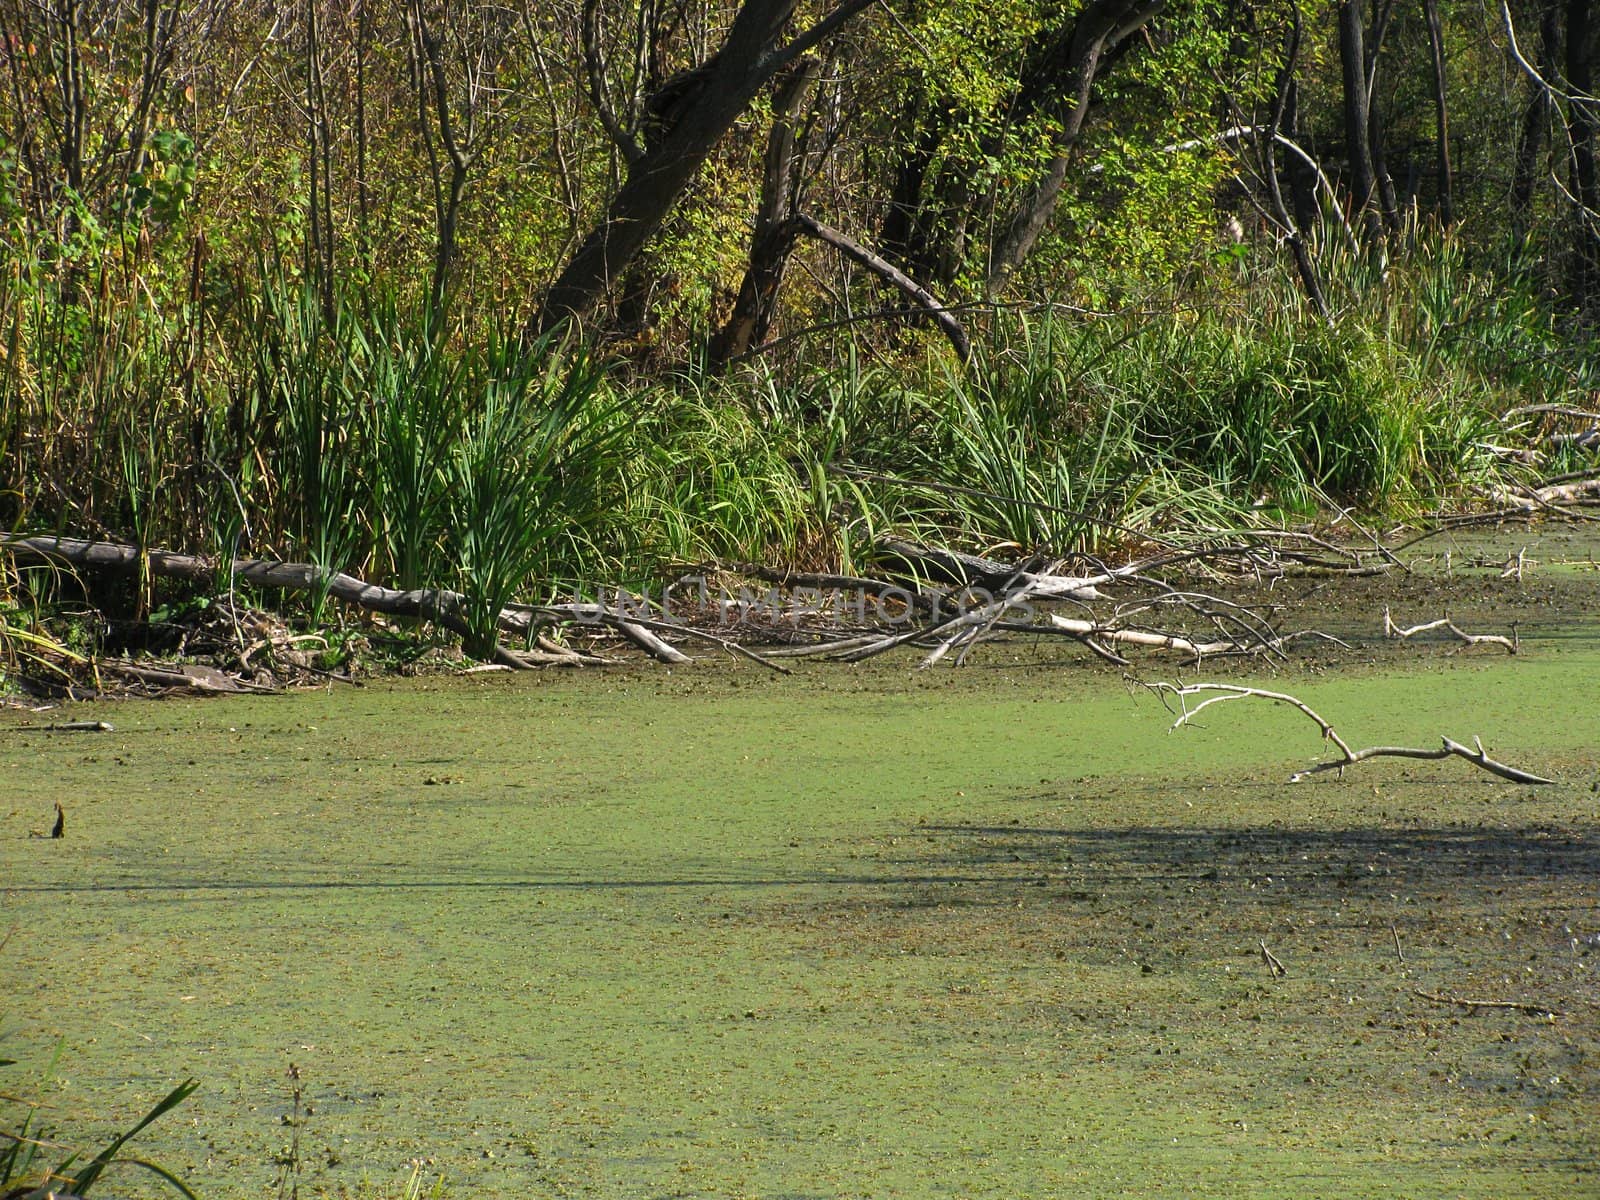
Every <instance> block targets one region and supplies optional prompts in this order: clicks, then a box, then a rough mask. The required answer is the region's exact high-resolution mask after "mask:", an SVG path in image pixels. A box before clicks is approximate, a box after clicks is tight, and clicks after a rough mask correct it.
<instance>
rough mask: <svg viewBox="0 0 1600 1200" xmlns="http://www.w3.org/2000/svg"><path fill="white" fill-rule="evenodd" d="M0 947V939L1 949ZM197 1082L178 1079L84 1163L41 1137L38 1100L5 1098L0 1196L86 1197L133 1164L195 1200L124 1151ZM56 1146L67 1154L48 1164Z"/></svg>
mask: <svg viewBox="0 0 1600 1200" xmlns="http://www.w3.org/2000/svg"><path fill="white" fill-rule="evenodd" d="M3 945H4V943H0V948H3ZM60 1055H61V1047H60V1046H57V1048H56V1054H55V1058H54V1059H52V1061H51V1064H50V1069H51V1070H53V1069H54V1066H55V1063H56V1061H57V1060H59V1058H60ZM15 1065H16V1063H15V1061H14V1060H12V1059H6V1058H0V1067H10V1066H15ZM47 1074H48V1072H47ZM199 1086H200V1085H199V1083H198V1082H197V1081H196V1080H193V1079H189V1080H185V1081H184V1082H183V1083H180V1084H179V1085H178V1086H177V1087H175V1088H173V1089H172V1090H171V1091H170V1092H168V1093H167V1094H166V1095H165V1096H164V1097H162V1099H161V1100H159V1101H158V1102H157V1103H156V1104H155V1106H154V1107H153V1108H151V1109H150V1111H149V1112H147V1113H146V1114H145V1115H144V1116H143V1117H142V1118H140V1119H139V1120H138V1121H137V1122H135V1123H134V1124H133V1125H132V1126H130V1127H129V1128H128V1129H127V1130H126V1131H125V1132H123V1133H120V1134H118V1135H117V1136H116V1137H114V1138H112V1139H111V1141H110V1142H108V1143H107V1144H106V1145H105V1147H104V1148H103V1149H101V1150H100V1151H99V1152H98V1153H96V1154H94V1155H93V1156H92V1157H88V1159H87V1161H84V1160H85V1157H86V1155H87V1153H88V1152H87V1151H81V1150H74V1149H71V1148H70V1147H64V1146H62V1144H61V1143H60V1142H59V1141H58V1140H57V1137H55V1136H52V1137H51V1138H48V1139H47V1138H46V1137H44V1135H43V1132H42V1131H41V1129H40V1127H39V1115H40V1113H41V1112H42V1111H43V1110H44V1106H43V1105H42V1104H41V1103H38V1102H35V1101H30V1100H25V1099H18V1098H14V1097H10V1096H7V1097H6V1099H7V1100H8V1101H9V1102H10V1103H12V1104H13V1105H15V1106H16V1108H17V1110H18V1111H17V1115H16V1117H15V1118H14V1119H13V1121H12V1123H11V1127H10V1128H7V1129H0V1194H3V1195H5V1196H6V1197H7V1198H8V1200H45V1198H46V1197H48V1196H54V1195H57V1194H61V1195H71V1196H85V1197H86V1196H89V1195H90V1193H91V1192H93V1191H94V1189H95V1185H96V1184H97V1183H98V1182H99V1181H100V1179H101V1177H102V1176H104V1175H106V1174H107V1172H109V1171H116V1170H119V1169H121V1168H126V1167H136V1168H138V1169H140V1170H142V1171H144V1172H145V1173H147V1174H150V1175H153V1176H155V1177H156V1178H157V1179H159V1180H160V1181H161V1182H162V1184H163V1185H164V1186H166V1187H168V1188H171V1189H172V1190H173V1191H175V1192H177V1193H178V1194H179V1195H181V1196H186V1197H188V1198H189V1200H194V1193H193V1192H192V1191H190V1189H189V1187H188V1186H187V1185H186V1184H185V1183H184V1182H183V1181H182V1180H181V1179H179V1178H178V1177H177V1176H176V1175H174V1174H172V1172H170V1171H168V1170H167V1169H166V1168H165V1167H163V1166H160V1165H159V1164H157V1163H153V1162H150V1161H149V1160H147V1159H143V1158H135V1157H133V1156H132V1155H130V1154H128V1153H127V1148H128V1143H130V1142H131V1141H133V1139H134V1138H136V1137H137V1136H138V1135H139V1134H140V1133H142V1132H143V1131H144V1130H145V1129H146V1128H148V1127H149V1126H150V1125H152V1124H153V1123H154V1122H156V1121H158V1120H160V1119H161V1118H162V1117H163V1116H165V1115H166V1114H167V1113H169V1112H171V1111H172V1110H173V1109H174V1108H176V1107H178V1105H180V1104H182V1103H183V1102H184V1101H185V1100H187V1099H188V1098H189V1096H190V1095H191V1094H193V1092H194V1090H195V1089H196V1088H197V1087H199ZM56 1150H65V1151H66V1156H65V1157H64V1158H62V1159H61V1160H60V1161H58V1162H56V1163H55V1164H54V1165H53V1166H52V1165H50V1164H49V1163H48V1160H47V1158H46V1155H47V1154H48V1153H50V1152H51V1151H56Z"/></svg>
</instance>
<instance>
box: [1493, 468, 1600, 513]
mask: <svg viewBox="0 0 1600 1200" xmlns="http://www.w3.org/2000/svg"><path fill="white" fill-rule="evenodd" d="M1489 495H1490V498H1491V499H1492V500H1493V501H1494V502H1495V503H1496V504H1498V505H1500V506H1501V508H1502V510H1504V513H1506V514H1509V513H1516V512H1537V511H1540V510H1549V511H1553V512H1559V513H1568V514H1570V512H1571V509H1572V507H1573V506H1576V505H1584V504H1600V475H1584V476H1582V477H1580V478H1577V479H1573V480H1570V481H1568V482H1565V483H1551V484H1547V485H1545V486H1543V487H1523V486H1520V485H1518V486H1515V487H1504V488H1496V489H1494V490H1493V491H1491V492H1490V493H1489Z"/></svg>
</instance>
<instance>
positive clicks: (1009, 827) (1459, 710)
mask: <svg viewBox="0 0 1600 1200" xmlns="http://www.w3.org/2000/svg"><path fill="white" fill-rule="evenodd" d="M1564 586H1565V585H1564ZM1572 586H1574V587H1577V588H1579V589H1580V591H1579V592H1578V593H1576V594H1579V595H1581V594H1582V592H1581V589H1582V588H1583V587H1586V586H1589V585H1588V583H1587V581H1586V580H1584V579H1579V581H1578V582H1577V583H1576V584H1574V585H1572ZM1570 607H1571V606H1570V604H1569V605H1568V606H1567V610H1566V611H1564V613H1563V618H1564V620H1565V619H1566V618H1571V617H1573V616H1574V614H1573V613H1572V612H1571V611H1570ZM1576 616H1577V618H1578V620H1577V623H1576V624H1575V625H1574V624H1573V623H1572V622H1571V621H1566V622H1565V623H1551V624H1549V625H1548V627H1545V628H1540V629H1534V630H1532V633H1531V636H1530V637H1529V638H1528V639H1527V641H1526V642H1525V645H1524V652H1523V653H1522V654H1520V655H1518V656H1516V657H1515V658H1512V657H1509V656H1505V655H1492V654H1480V653H1478V652H1473V653H1471V654H1461V655H1445V654H1444V653H1442V652H1439V651H1433V650H1428V649H1426V648H1420V647H1413V646H1410V645H1407V646H1405V647H1403V648H1401V649H1398V650H1389V651H1384V652H1381V653H1380V652H1378V651H1371V652H1368V651H1364V650H1361V649H1360V648H1358V649H1357V651H1356V652H1355V653H1354V654H1353V655H1350V656H1347V658H1348V659H1349V660H1350V661H1364V660H1367V659H1375V660H1376V661H1375V662H1373V663H1371V664H1370V665H1367V666H1365V667H1362V668H1360V669H1359V670H1348V669H1347V670H1342V671H1339V672H1335V673H1331V674H1323V673H1321V672H1320V670H1318V669H1315V668H1309V667H1304V666H1293V667H1286V668H1284V670H1283V671H1281V672H1280V673H1279V674H1278V675H1277V676H1275V677H1272V678H1270V679H1265V680H1264V682H1265V683H1266V684H1268V685H1270V686H1273V687H1277V688H1281V689H1284V690H1290V691H1293V692H1295V693H1296V694H1297V695H1300V696H1301V697H1302V698H1303V699H1305V700H1306V701H1307V702H1308V703H1311V704H1312V705H1313V706H1314V707H1316V708H1317V709H1318V711H1320V712H1322V713H1323V714H1324V715H1326V716H1328V717H1329V719H1330V720H1332V721H1334V723H1335V724H1337V725H1338V726H1339V727H1340V731H1341V733H1343V734H1344V735H1345V736H1346V737H1347V738H1348V739H1350V740H1351V742H1352V743H1353V744H1361V745H1365V744H1370V743H1373V742H1399V743H1405V744H1418V745H1427V744H1431V743H1433V742H1435V741H1436V739H1437V738H1438V736H1439V735H1441V734H1448V735H1450V736H1452V737H1456V738H1458V739H1463V740H1469V739H1470V738H1471V737H1472V736H1474V735H1477V736H1481V737H1482V738H1483V739H1484V741H1485V743H1486V744H1487V745H1488V747H1489V749H1490V750H1491V751H1493V752H1497V753H1498V754H1499V755H1500V756H1502V757H1505V758H1507V759H1509V760H1513V761H1516V762H1517V763H1518V764H1519V765H1522V766H1525V767H1528V768H1530V769H1535V770H1541V771H1543V772H1545V773H1550V774H1554V775H1555V776H1557V777H1558V779H1559V780H1560V782H1559V783H1558V784H1557V785H1556V786H1554V787H1548V788H1531V787H1522V786H1513V785H1510V784H1506V783H1503V782H1499V781H1496V780H1493V779H1491V778H1489V777H1488V776H1486V775H1483V774H1481V773H1479V772H1474V771H1472V770H1471V769H1470V768H1469V767H1467V766H1465V765H1464V764H1461V763H1459V762H1450V763H1442V764H1435V763H1425V764H1402V763H1395V762H1381V761H1380V762H1374V763H1370V764H1363V765H1362V766H1361V767H1360V768H1359V769H1356V770H1353V771H1351V772H1350V773H1349V774H1348V775H1347V777H1346V778H1344V779H1343V780H1339V779H1335V778H1332V777H1328V778H1325V779H1321V780H1318V781H1315V782H1308V783H1302V784H1299V785H1295V786H1292V787H1291V786H1289V785H1287V784H1285V783H1284V779H1285V777H1286V776H1287V775H1288V774H1289V772H1290V771H1292V770H1294V769H1297V768H1299V767H1302V766H1304V765H1306V764H1307V763H1309V762H1311V761H1314V760H1316V759H1317V758H1318V756H1319V754H1320V753H1321V751H1322V747H1321V746H1320V745H1319V743H1318V738H1317V734H1316V729H1315V727H1314V726H1312V725H1311V724H1309V723H1308V722H1306V721H1305V720H1304V718H1302V717H1300V716H1298V715H1297V714H1294V713H1291V712H1288V711H1286V710H1282V709H1277V708H1271V707H1268V706H1265V705H1263V706H1260V707H1259V708H1255V709H1251V708H1249V707H1248V706H1240V707H1238V708H1237V709H1234V707H1233V706H1223V711H1219V712H1217V713H1215V715H1214V716H1213V715H1211V714H1208V717H1209V719H1208V720H1207V721H1206V722H1205V725H1204V727H1203V728H1199V729H1190V730H1185V731H1181V732H1177V733H1168V732H1167V726H1168V725H1169V724H1170V717H1169V716H1168V715H1167V714H1166V713H1165V712H1164V711H1163V710H1162V709H1161V707H1160V705H1159V703H1158V702H1157V701H1156V700H1155V699H1154V698H1153V697H1151V696H1150V695H1148V694H1145V693H1140V692H1137V691H1130V690H1129V688H1128V687H1127V685H1126V684H1125V682H1124V681H1123V680H1121V679H1120V678H1119V677H1118V676H1117V675H1116V674H1115V673H1108V672H1105V671H1092V670H1087V669H1085V668H1084V667H1083V665H1082V664H1080V663H1073V664H1070V665H1069V664H1064V663H1062V662H1060V661H1057V660H1054V659H1052V658H1050V657H1048V656H1043V655H1040V654H1039V653H1038V652H1037V651H1035V650H1034V649H1033V648H1031V647H1028V646H1025V645H1019V646H1011V647H997V648H995V649H994V650H993V652H992V653H990V654H988V655H987V656H986V657H985V658H983V659H982V660H981V663H980V665H979V666H978V667H976V668H969V669H966V670H963V671H961V672H954V671H946V672H929V673H920V674H919V673H917V672H915V671H912V670H909V669H907V665H906V664H905V663H898V664H889V665H882V664H880V665H878V666H875V667H871V668H867V669H863V668H845V667H838V666H816V667H812V668H809V669H807V670H806V671H804V672H802V673H800V674H799V675H797V676H795V677H793V678H788V679H783V678H776V677H772V676H769V675H767V674H765V673H763V672H761V671H760V670H759V668H756V667H753V666H750V665H748V664H745V665H741V666H725V667H715V668H711V667H707V668H696V669H692V670H682V669H680V670H676V671H667V670H665V669H661V668H656V669H650V670H646V669H640V670H638V671H627V672H614V673H596V674H592V675H579V676H572V675H541V676H537V677H533V678H526V677H519V678H506V677H474V678H467V679H452V680H435V681H426V682H418V681H412V682H407V683H395V684H387V685H379V686H372V687H368V688H366V689H363V690H359V691H356V690H348V689H347V690H342V691H339V692H330V693H316V694H303V695H295V696H287V697H275V698H261V699H251V700H248V701H239V700H226V701H212V702H205V703H192V702H166V703H161V704H133V703H127V704H121V705H117V706H114V707H106V708H105V709H103V710H100V709H95V710H92V712H90V713H89V714H88V715H95V716H104V717H106V718H107V719H108V720H111V721H112V722H114V724H115V725H116V730H115V732H113V733H106V734H73V735H68V734H49V733H44V732H39V731H25V730H21V729H19V728H16V727H17V726H20V725H23V724H27V723H29V722H30V720H31V719H29V718H25V717H22V716H7V717H6V718H5V720H6V723H7V724H6V726H5V729H6V732H4V733H3V734H0V770H3V777H4V779H5V782H6V788H5V795H4V796H3V798H0V883H3V886H4V893H3V894H4V919H3V925H4V928H5V930H7V931H9V934H10V937H9V941H8V942H7V944H6V946H5V949H4V952H3V955H0V972H3V975H4V983H5V989H6V993H7V997H8V1002H7V1003H6V1005H5V1006H4V1012H3V1017H4V1020H5V1025H4V1030H3V1033H4V1041H3V1044H0V1049H4V1050H5V1051H6V1053H5V1055H4V1056H5V1057H10V1058H16V1059H19V1060H21V1066H20V1067H16V1068H8V1069H7V1070H8V1076H7V1087H6V1090H7V1091H21V1090H24V1087H25V1086H32V1085H31V1084H25V1083H24V1081H25V1080H27V1079H37V1077H38V1072H39V1071H41V1070H42V1069H43V1068H44V1066H45V1065H46V1063H47V1061H48V1060H49V1058H50V1055H51V1052H52V1048H53V1047H55V1046H56V1045H57V1044H58V1042H59V1044H60V1046H61V1048H62V1049H61V1055H60V1058H59V1061H58V1063H57V1065H56V1067H55V1068H54V1072H53V1074H52V1075H51V1076H50V1077H49V1079H48V1080H47V1081H46V1082H45V1083H44V1084H43V1085H42V1087H41V1088H39V1089H36V1090H37V1091H38V1093H39V1094H41V1095H42V1096H43V1097H44V1099H46V1100H47V1101H48V1103H49V1105H50V1108H49V1110H48V1113H47V1119H46V1125H47V1127H48V1128H50V1129H51V1130H53V1131H54V1132H55V1133H56V1134H58V1135H59V1136H61V1137H63V1138H72V1139H84V1140H91V1141H92V1140H93V1139H94V1138H96V1137H98V1136H100V1135H103V1134H105V1133H108V1132H110V1131H111V1130H113V1129H114V1128H116V1127H118V1126H119V1125H125V1124H127V1123H128V1122H129V1121H131V1120H132V1119H135V1118H136V1117H137V1116H138V1115H140V1114H142V1112H143V1111H145V1110H146V1109H147V1108H148V1107H149V1105H150V1104H151V1103H153V1101H154V1100H155V1099H157V1098H158V1097H159V1096H160V1095H162V1094H164V1093H165V1091H166V1090H167V1089H168V1088H169V1087H170V1086H171V1085H172V1084H173V1083H174V1082H176V1081H177V1080H179V1079H181V1078H183V1077H186V1076H190V1075H193V1076H195V1077H197V1078H199V1080H200V1081H201V1089H200V1091H199V1092H198V1093H197V1094H196V1095H195V1096H194V1097H193V1098H192V1099H191V1100H190V1101H189V1102H188V1103H186V1104H185V1105H184V1106H183V1107H182V1108H180V1109H179V1110H177V1112H175V1113H174V1114H172V1115H171V1116H169V1117H167V1118H166V1119H164V1121H163V1122H161V1123H160V1124H158V1125H156V1126H154V1127H152V1129H150V1130H149V1131H147V1132H146V1134H145V1135H143V1136H142V1137H141V1139H140V1142H139V1145H140V1147H141V1150H142V1153H144V1154H145V1155H147V1156H148V1157H151V1158H153V1159H155V1160H157V1161H160V1162H162V1163H164V1164H165V1165H166V1166H168V1167H169V1168H172V1169H174V1170H175V1171H176V1172H177V1173H179V1174H180V1175H181V1176H182V1177H183V1178H185V1179H187V1180H189V1181H190V1182H191V1183H192V1185H193V1186H195V1187H196V1188H198V1189H200V1190H201V1191H202V1193H203V1194H204V1195H207V1196H260V1195H265V1194H274V1192H275V1189H276V1188H277V1187H278V1186H279V1184H280V1181H284V1180H285V1179H286V1176H285V1173H286V1172H289V1174H288V1175H287V1181H286V1186H298V1187H299V1188H300V1190H301V1193H302V1194H305V1195H318V1194H324V1193H326V1194H336V1195H337V1194H387V1195H398V1194H399V1192H400V1190H401V1188H402V1187H403V1185H404V1184H405V1182H406V1180H407V1179H408V1178H410V1177H411V1176H412V1174H413V1172H414V1171H417V1170H418V1169H419V1168H420V1172H421V1177H422V1178H424V1179H425V1180H427V1181H429V1182H430V1183H431V1182H432V1181H433V1180H436V1179H438V1178H440V1177H442V1179H443V1185H442V1190H443V1194H445V1195H459V1196H468V1195H471V1196H474V1197H496V1196H505V1197H533V1196H615V1197H637V1196H730V1197H734V1196H752V1197H753V1196H760V1197H769V1196H770V1197H775V1196H828V1197H833V1196H885V1197H887V1196H905V1197H924V1196H994V1197H1023V1196H1040V1197H1043V1196H1058V1195H1081V1196H1116V1195H1137V1196H1169V1195H1170V1196H1197V1195H1203V1196H1289V1195H1293V1196H1312V1195H1314V1196H1350V1197H1369V1196H1373V1195H1406V1196H1461V1195H1465V1196H1478V1195H1481V1196H1507V1195H1524V1196H1579V1195H1596V1194H1600V1174H1597V1172H1596V1169H1595V1166H1594V1163H1593V1153H1592V1151H1593V1129H1594V1127H1595V1122H1596V1119H1597V1117H1600V1069H1597V1068H1600V1043H1597V1040H1596V1036H1595V1035H1596V1032H1597V1028H1600V990H1597V985H1596V982H1595V974H1596V971H1597V970H1600V909H1597V904H1600V896H1597V893H1600V794H1597V792H1596V790H1595V789H1596V787H1597V786H1600V769H1597V764H1596V751H1595V749H1594V747H1595V745H1596V734H1597V728H1596V726H1597V720H1596V717H1595V714H1594V711H1593V701H1592V697H1593V694H1594V682H1595V680H1596V679H1597V678H1600V648H1597V646H1596V643H1595V639H1594V635H1593V631H1592V626H1588V627H1586V626H1584V625H1583V621H1582V614H1581V613H1578V614H1576ZM1575 628H1576V630H1577V632H1576V634H1575V633H1574V632H1573V631H1574V629H1575ZM1585 628H1587V629H1588V632H1584V630H1585ZM78 715H84V714H80V713H78V712H76V711H75V712H74V716H78ZM56 801H60V802H61V803H62V804H63V806H64V808H65V810H66V820H67V835H66V836H65V837H64V838H62V839H60V840H51V839H48V838H43V839H41V838H32V837H30V836H29V834H30V833H31V832H35V831H38V830H40V829H43V828H45V827H47V826H48V824H49V819H50V814H51V813H52V806H53V804H54V803H55V802H56ZM1266 951H1270V953H1271V955H1272V957H1273V958H1275V959H1276V960H1277V961H1278V962H1280V963H1281V964H1282V965H1283V967H1284V969H1285V971H1286V973H1284V974H1281V975H1280V974H1277V973H1276V972H1275V971H1274V970H1273V969H1272V968H1271V966H1270V964H1269V962H1268V960H1267V959H1266V957H1265V953H1264V952H1266ZM1429 997H1434V998H1433V999H1430V998H1429ZM1458 999H1474V1000H1488V1001H1509V1002H1518V1003H1523V1004H1525V1005H1528V1006H1531V1007H1530V1008H1529V1009H1511V1008H1499V1007H1481V1006H1480V1007H1471V1006H1463V1005H1458V1004H1456V1003H1453V1001H1454V1000H1458ZM1540 1005H1543V1006H1547V1007H1548V1008H1550V1009H1552V1010H1555V1011H1556V1012H1557V1013H1558V1014H1559V1015H1557V1016H1553V1017H1552V1016H1549V1015H1544V1014H1541V1013H1539V1012H1536V1011H1532V1010H1531V1009H1532V1008H1536V1007H1537V1006H1540ZM291 1064H292V1065H293V1068H294V1071H295V1073H296V1074H297V1075H298V1077H299V1089H300V1092H301V1100H300V1101H299V1103H298V1106H297V1105H296V1103H295V1101H294V1100H293V1098H292V1091H293V1088H294V1084H293V1082H292V1081H291V1080H290V1079H289V1078H288V1074H289V1071H290V1067H291ZM24 1070H26V1071H27V1072H30V1073H31V1074H19V1072H22V1071H24ZM297 1107H298V1111H297ZM137 1182H138V1181H137V1180H136V1179H135V1178H134V1177H133V1176H124V1177H123V1178H122V1179H121V1180H120V1181H119V1183H118V1186H119V1187H122V1188H127V1187H130V1186H133V1185H135V1184H137ZM140 1186H142V1185H140ZM118 1194H123V1193H121V1192H119V1193H118Z"/></svg>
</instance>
